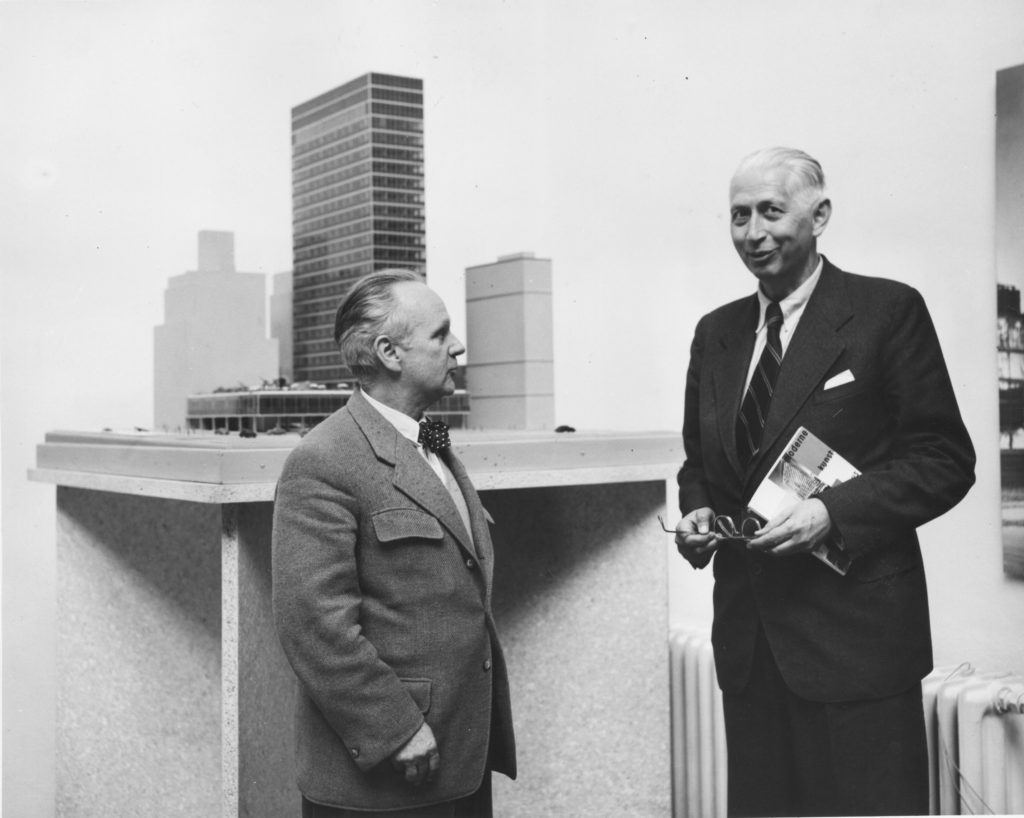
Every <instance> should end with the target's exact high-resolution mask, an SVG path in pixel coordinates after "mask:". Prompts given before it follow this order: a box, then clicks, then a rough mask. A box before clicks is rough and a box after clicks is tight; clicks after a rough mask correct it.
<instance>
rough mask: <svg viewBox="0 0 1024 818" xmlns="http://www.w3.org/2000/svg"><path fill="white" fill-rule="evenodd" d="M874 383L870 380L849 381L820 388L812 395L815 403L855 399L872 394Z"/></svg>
mask: <svg viewBox="0 0 1024 818" xmlns="http://www.w3.org/2000/svg"><path fill="white" fill-rule="evenodd" d="M874 388H875V385H874V383H873V382H871V381H850V383H844V384H842V385H841V386H834V387H832V388H831V389H821V390H819V391H818V392H816V393H815V395H814V400H815V401H816V402H817V403H834V402H836V401H842V400H857V399H858V398H860V397H862V396H865V395H868V396H870V395H873V394H875V392H874Z"/></svg>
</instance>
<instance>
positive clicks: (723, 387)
mask: <svg viewBox="0 0 1024 818" xmlns="http://www.w3.org/2000/svg"><path fill="white" fill-rule="evenodd" d="M759 312H760V310H759V308H758V302H757V296H756V295H754V296H751V297H750V298H749V299H744V300H742V301H740V302H739V303H738V304H737V305H736V311H735V314H734V315H731V316H727V317H725V319H724V320H723V321H722V325H723V326H722V330H721V332H720V333H719V335H718V337H717V338H713V339H711V340H710V341H709V351H708V364H709V366H710V367H711V379H712V383H713V384H714V395H715V407H716V409H717V412H718V431H719V437H720V443H721V446H722V451H724V452H725V455H726V458H727V459H728V461H729V464H730V465H731V466H732V467H733V469H734V470H735V471H736V473H737V474H739V475H742V474H743V472H744V469H743V466H742V464H741V463H740V457H739V453H738V452H737V450H736V419H737V418H738V417H739V414H740V403H741V402H742V401H743V392H744V387H745V386H746V380H747V370H748V369H749V367H750V356H751V355H752V354H753V352H754V341H755V339H756V335H755V330H756V329H757V318H758V314H759Z"/></svg>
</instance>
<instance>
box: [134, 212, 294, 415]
mask: <svg viewBox="0 0 1024 818" xmlns="http://www.w3.org/2000/svg"><path fill="white" fill-rule="evenodd" d="M153 341H154V347H153V366H154V373H153V385H154V390H153V392H154V395H153V397H154V401H153V408H154V412H153V415H154V427H155V428H156V429H158V430H165V431H169V432H176V431H181V430H183V429H184V428H185V427H186V421H185V416H186V406H187V401H186V398H187V396H188V395H190V394H194V393H197V392H212V391H213V390H214V389H216V388H217V387H232V386H238V385H239V384H244V385H256V386H258V385H259V384H260V383H261V382H263V381H264V380H273V379H274V378H276V377H277V371H278V353H277V341H275V340H273V339H270V338H268V337H267V295H266V276H265V275H264V274H263V273H239V272H236V271H235V236H234V234H233V233H227V232H222V231H216V230H202V231H200V233H199V268H198V269H197V270H192V271H190V272H187V273H182V274H181V275H177V276H173V277H172V278H170V279H169V280H168V281H167V290H166V291H165V292H164V323H163V324H161V325H160V326H157V327H155V328H154V333H153Z"/></svg>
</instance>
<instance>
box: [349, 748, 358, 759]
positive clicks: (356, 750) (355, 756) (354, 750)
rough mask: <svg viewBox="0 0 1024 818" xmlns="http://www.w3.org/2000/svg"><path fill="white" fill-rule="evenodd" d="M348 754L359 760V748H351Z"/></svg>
mask: <svg viewBox="0 0 1024 818" xmlns="http://www.w3.org/2000/svg"><path fill="white" fill-rule="evenodd" d="M350 752H351V753H352V758H359V748H358V747H353V748H352V750H351V751H350Z"/></svg>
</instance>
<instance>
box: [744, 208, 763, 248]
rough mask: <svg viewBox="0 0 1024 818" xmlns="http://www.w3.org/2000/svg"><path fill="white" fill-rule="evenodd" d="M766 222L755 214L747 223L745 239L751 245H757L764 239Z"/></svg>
mask: <svg viewBox="0 0 1024 818" xmlns="http://www.w3.org/2000/svg"><path fill="white" fill-rule="evenodd" d="M764 235H765V234H764V221H763V220H762V219H761V218H760V217H759V216H758V215H757V214H756V213H754V214H753V215H751V217H750V219H749V221H747V232H746V235H745V236H744V238H745V239H746V240H747V241H748V242H750V243H751V244H757V243H758V242H760V241H761V240H762V239H763V238H764Z"/></svg>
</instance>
